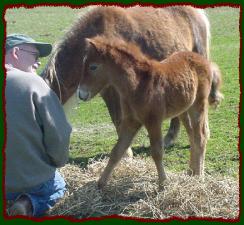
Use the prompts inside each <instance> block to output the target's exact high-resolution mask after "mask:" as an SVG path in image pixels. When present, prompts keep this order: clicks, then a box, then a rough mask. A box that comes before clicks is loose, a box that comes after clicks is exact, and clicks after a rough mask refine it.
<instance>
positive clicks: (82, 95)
mask: <svg viewBox="0 0 244 225" xmlns="http://www.w3.org/2000/svg"><path fill="white" fill-rule="evenodd" d="M77 91H78V96H79V98H80V99H81V100H82V101H89V100H90V98H91V95H90V93H89V92H88V91H86V90H84V89H82V88H78V90H77Z"/></svg>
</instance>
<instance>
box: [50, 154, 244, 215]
mask: <svg viewBox="0 0 244 225" xmlns="http://www.w3.org/2000/svg"><path fill="white" fill-rule="evenodd" d="M106 164H107V159H101V160H98V161H91V162H90V163H89V164H88V167H87V168H86V169H80V168H79V167H78V166H77V165H71V164H68V165H66V166H65V167H63V168H62V169H61V170H60V172H61V173H62V174H63V175H64V177H65V179H66V181H67V184H68V190H69V191H68V192H67V193H66V196H65V197H64V199H62V200H61V201H60V202H59V203H58V204H57V205H56V206H55V207H54V208H53V209H52V210H51V211H50V213H49V215H64V216H70V217H72V218H77V219H81V218H89V217H100V216H105V215H113V214H117V215H121V216H127V217H128V216H129V217H139V218H152V219H166V218H170V217H172V216H176V217H180V218H182V219H186V218H188V217H205V218H222V219H236V218H237V217H238V215H239V185H238V182H237V181H235V180H234V179H233V178H226V177H225V178H223V177H211V176H209V175H205V177H204V178H199V177H190V176H187V175H185V174H183V173H169V172H168V173H167V174H168V181H167V183H166V185H165V190H164V191H161V192H158V186H157V174H156V170H155V167H154V164H153V162H152V161H151V160H148V159H142V158H134V159H123V160H122V161H121V163H120V165H119V166H117V168H116V169H115V171H114V173H113V176H112V178H111V179H110V181H109V183H108V185H107V186H106V188H105V189H104V190H103V191H99V190H98V189H97V185H96V184H97V183H96V181H97V179H98V178H99V176H100V174H101V171H102V170H103V168H104V167H105V166H106Z"/></svg>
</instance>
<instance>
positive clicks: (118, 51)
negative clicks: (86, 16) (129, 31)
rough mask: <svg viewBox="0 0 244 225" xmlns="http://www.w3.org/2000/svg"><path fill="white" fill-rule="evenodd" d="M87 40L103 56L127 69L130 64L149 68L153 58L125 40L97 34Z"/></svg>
mask: <svg viewBox="0 0 244 225" xmlns="http://www.w3.org/2000/svg"><path fill="white" fill-rule="evenodd" d="M89 41H90V42H91V43H92V44H93V45H94V46H95V48H96V50H97V51H98V52H99V54H101V55H102V56H104V57H109V58H110V59H112V60H113V61H114V62H115V64H117V65H119V66H121V67H122V69H124V70H126V69H129V68H130V67H131V66H133V67H134V68H139V69H140V70H144V71H145V70H149V69H150V68H151V64H152V63H155V62H156V61H155V60H154V59H151V58H149V57H148V56H147V55H145V54H143V53H142V51H141V49H140V48H139V47H138V46H137V45H136V44H134V43H132V42H125V41H124V40H121V39H116V38H113V39H110V40H108V39H107V38H105V37H102V36H97V37H95V38H93V39H89Z"/></svg>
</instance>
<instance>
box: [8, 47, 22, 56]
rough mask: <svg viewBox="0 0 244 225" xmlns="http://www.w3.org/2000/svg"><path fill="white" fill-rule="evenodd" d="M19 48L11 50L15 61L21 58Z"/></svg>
mask: <svg viewBox="0 0 244 225" xmlns="http://www.w3.org/2000/svg"><path fill="white" fill-rule="evenodd" d="M19 51H20V49H19V47H13V48H12V49H11V50H10V54H11V55H12V57H13V58H15V59H18V58H19Z"/></svg>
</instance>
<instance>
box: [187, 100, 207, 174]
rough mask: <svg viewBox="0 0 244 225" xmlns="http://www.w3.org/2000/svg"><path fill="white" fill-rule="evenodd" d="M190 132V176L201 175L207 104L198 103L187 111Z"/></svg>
mask: <svg viewBox="0 0 244 225" xmlns="http://www.w3.org/2000/svg"><path fill="white" fill-rule="evenodd" d="M188 112H189V117H190V121H191V127H192V131H191V132H189V136H190V144H191V154H190V170H189V174H190V175H203V173H204V160H205V152H206V144H207V139H208V119H207V118H208V102H207V100H202V101H198V102H197V104H194V105H193V106H192V107H191V108H190V109H189V111H188Z"/></svg>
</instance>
